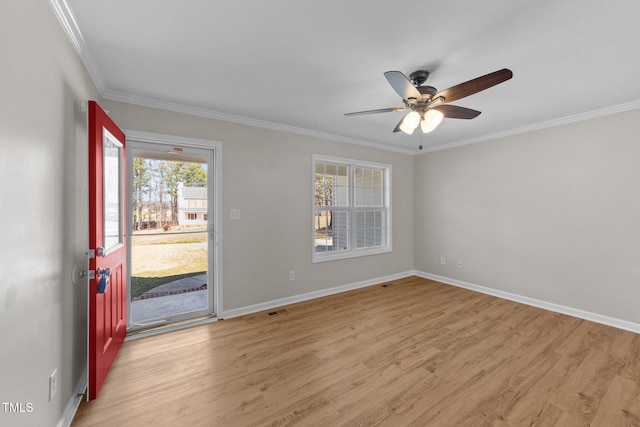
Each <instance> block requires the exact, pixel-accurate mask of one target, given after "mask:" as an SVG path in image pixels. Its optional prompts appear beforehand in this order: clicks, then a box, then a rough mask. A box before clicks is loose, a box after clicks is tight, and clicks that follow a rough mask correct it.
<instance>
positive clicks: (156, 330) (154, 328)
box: [125, 315, 219, 342]
mask: <svg viewBox="0 0 640 427" xmlns="http://www.w3.org/2000/svg"><path fill="white" fill-rule="evenodd" d="M218 320H219V319H218V317H217V316H215V315H213V316H204V317H198V318H195V319H189V320H184V321H181V322H173V323H166V322H149V324H148V327H145V326H146V325H140V326H139V328H140V329H134V330H129V331H127V337H126V338H125V342H127V341H133V340H137V339H140V338H146V337H152V336H154V335H160V334H165V333H167V332H173V331H179V330H182V329H186V328H191V327H194V326H200V325H206V324H208V323H213V322H217V321H218Z"/></svg>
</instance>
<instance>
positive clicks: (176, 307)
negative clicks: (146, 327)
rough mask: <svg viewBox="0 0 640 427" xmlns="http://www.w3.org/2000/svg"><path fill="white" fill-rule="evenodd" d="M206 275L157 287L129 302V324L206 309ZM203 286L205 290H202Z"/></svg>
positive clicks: (207, 302)
mask: <svg viewBox="0 0 640 427" xmlns="http://www.w3.org/2000/svg"><path fill="white" fill-rule="evenodd" d="M206 285H207V275H206V274H202V275H198V276H192V277H187V278H185V279H180V280H175V281H173V282H169V283H165V284H164V285H160V286H157V287H155V288H153V289H150V290H149V291H147V292H145V293H144V294H142V295H141V296H140V299H139V300H137V301H131V322H132V323H139V322H142V323H144V322H147V321H150V320H152V319H158V318H164V317H167V316H172V315H176V314H180V313H187V312H189V311H195V310H204V309H206V308H207V307H208V304H209V301H208V298H207V289H206ZM203 286H205V288H204V289H203Z"/></svg>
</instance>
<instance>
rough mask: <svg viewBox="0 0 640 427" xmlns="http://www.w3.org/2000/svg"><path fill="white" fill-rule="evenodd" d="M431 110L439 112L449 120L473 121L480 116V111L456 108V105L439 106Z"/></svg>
mask: <svg viewBox="0 0 640 427" xmlns="http://www.w3.org/2000/svg"><path fill="white" fill-rule="evenodd" d="M432 110H438V111H440V112H441V113H442V114H443V115H444V116H445V117H448V118H450V119H473V118H474V117H478V116H479V115H480V111H478V110H472V109H471V108H465V107H458V106H457V105H439V106H437V107H433V108H432Z"/></svg>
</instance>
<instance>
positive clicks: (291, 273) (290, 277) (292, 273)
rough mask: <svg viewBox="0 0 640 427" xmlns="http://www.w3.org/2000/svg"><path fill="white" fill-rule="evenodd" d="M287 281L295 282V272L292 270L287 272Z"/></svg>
mask: <svg viewBox="0 0 640 427" xmlns="http://www.w3.org/2000/svg"><path fill="white" fill-rule="evenodd" d="M289 280H296V272H295V271H294V270H291V271H290V272H289Z"/></svg>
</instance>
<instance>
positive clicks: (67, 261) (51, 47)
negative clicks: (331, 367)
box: [0, 0, 640, 426]
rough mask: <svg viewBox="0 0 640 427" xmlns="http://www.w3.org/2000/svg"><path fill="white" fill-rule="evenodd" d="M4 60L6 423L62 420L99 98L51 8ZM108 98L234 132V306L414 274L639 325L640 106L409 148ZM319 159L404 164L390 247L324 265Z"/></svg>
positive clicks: (229, 176) (227, 288) (192, 125)
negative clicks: (92, 124)
mask: <svg viewBox="0 0 640 427" xmlns="http://www.w3.org/2000/svg"><path fill="white" fill-rule="evenodd" d="M0 58H1V60H2V66H0V94H1V95H2V96H1V97H0V183H2V192H1V195H2V203H3V209H0V224H1V225H2V227H3V229H2V230H3V231H2V238H0V337H2V340H3V342H2V344H3V345H2V346H1V347H0V379H1V380H0V401H2V402H22V403H32V404H33V412H32V413H29V414H19V415H11V414H5V413H0V424H2V425H16V426H20V425H30V426H31V425H55V424H56V423H57V422H58V420H60V419H61V418H62V416H63V412H64V410H65V407H66V405H67V404H68V403H69V402H70V401H71V400H72V399H73V397H74V394H75V390H74V389H75V387H76V386H77V384H78V383H79V381H80V380H81V379H82V374H83V372H84V369H85V366H86V360H85V358H86V353H85V348H86V338H85V334H86V287H85V286H86V282H85V281H82V280H81V281H79V282H78V283H77V284H74V283H73V281H72V271H73V267H74V265H76V266H77V267H78V268H82V267H83V265H84V262H85V256H84V251H85V250H86V247H87V220H86V218H87V199H86V192H87V188H86V182H87V173H86V168H87V163H86V158H87V151H86V116H85V113H84V112H83V111H82V106H83V104H84V101H85V100H86V99H98V93H97V91H96V90H95V87H94V86H93V84H92V83H91V81H90V79H89V78H88V76H87V74H86V71H85V70H84V67H83V66H82V64H81V62H80V61H79V59H78V58H77V56H76V54H75V52H74V51H73V49H72V47H71V44H70V43H69V41H68V39H67V38H66V36H65V34H64V33H63V31H62V29H61V27H60V24H59V23H58V21H57V19H56V18H55V16H54V13H53V11H52V9H51V7H50V6H49V5H48V4H47V2H46V1H41V0H21V1H12V2H5V4H3V7H2V13H1V14H0ZM102 104H103V105H104V106H105V108H106V109H109V110H111V115H112V117H113V118H114V119H115V121H116V122H118V123H119V124H120V126H121V127H123V128H127V129H131V130H137V131H145V132H153V133H160V134H170V135H177V136H182V137H191V138H199V139H208V140H215V141H220V142H222V143H223V211H224V213H225V218H224V220H223V223H222V226H223V233H224V236H223V237H224V241H223V245H224V246H223V247H224V252H223V272H224V277H223V285H224V302H225V306H224V308H225V310H231V309H236V308H242V307H246V306H250V305H252V304H259V303H263V302H268V301H272V300H277V299H281V298H286V297H291V296H295V295H300V294H304V293H308V292H314V291H322V290H323V289H329V288H332V287H336V286H340V285H345V284H351V283H356V282H360V281H366V280H369V279H375V278H377V277H384V276H387V275H393V274H397V273H402V272H405V271H409V270H411V269H413V268H415V269H416V270H419V271H423V272H427V273H432V274H438V275H442V276H446V277H450V278H453V279H458V280H462V281H466V282H469V283H473V284H477V285H482V286H486V287H490V288H493V289H496V290H502V291H506V292H512V293H515V294H518V295H523V296H527V297H531V298H537V299H540V300H544V301H548V302H551V303H556V304H561V305H565V306H568V307H573V308H577V309H581V310H586V311H589V312H593V313H598V314H601V315H607V316H612V317H614V318H618V319H623V320H628V321H631V322H637V323H640V311H639V310H638V309H637V301H638V300H640V298H639V297H640V287H639V286H638V284H639V283H640V263H639V262H638V260H637V259H636V258H637V255H638V254H639V253H640V250H639V249H640V244H639V237H640V225H639V224H640V222H639V220H638V219H639V218H640V196H638V194H639V192H638V182H639V181H640V167H638V159H639V158H640V144H638V142H637V141H638V136H637V133H638V132H637V131H638V125H637V123H639V122H640V111H632V112H627V113H621V114H616V115H612V116H607V117H602V118H598V119H593V120H588V121H583V122H579V123H574V124H570V125H565V126H560V127H556V128H552V129H547V130H542V131H537V132H532V133H529V134H524V135H518V136H513V137H508V138H503V139H500V140H495V141H488V142H483V143H479V144H475V145H470V146H466V147H461V148H455V149H450V150H445V151H440V152H434V153H428V154H423V155H420V156H417V157H410V156H407V155H403V154H397V153H391V152H386V151H381V150H376V149H371V148H365V147H361V146H356V145H349V144H343V143H339V142H333V141H327V140H322V139H318V138H314V137H310V136H302V135H296V134H291V133H285V132H279V131H274V130H266V129H261V128H255V127H250V126H244V125H238V124H233V123H227V122H221V121H217V120H213V119H207V118H202V117H195V116H188V115H183V114H178V113H172V112H167V111H161V110H155V109H152V108H146V107H138V106H132V105H128V104H123V103H118V102H104V101H103V102H102ZM312 154H324V155H330V156H337V157H346V158H353V159H361V160H368V161H375V162H381V163H388V164H391V165H392V167H393V176H392V185H393V252H392V253H388V254H381V255H376V256H369V257H364V258H355V259H349V260H341V261H333V262H325V263H318V264H312V263H311V233H310V228H311V224H310V222H311V183H310V180H311V177H310V176H311V156H312ZM274 183H277V184H278V185H277V186H274V185H273V184H274ZM229 208H239V209H240V210H241V220H239V221H230V220H228V219H227V212H228V209H229ZM265 218H270V220H269V221H265V220H264V219H265ZM440 256H445V257H447V260H448V262H447V264H446V265H445V266H441V265H440V264H439V258H440ZM458 260H461V261H463V263H464V268H463V269H458V268H457V267H456V263H457V261H458ZM289 270H295V271H296V280H295V281H293V282H292V281H289V280H288V271H289ZM54 369H57V370H58V381H59V385H58V393H57V395H56V396H55V398H54V399H53V401H52V402H48V399H47V398H48V377H49V375H50V374H51V373H52V372H53V370H54ZM0 409H2V408H0Z"/></svg>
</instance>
